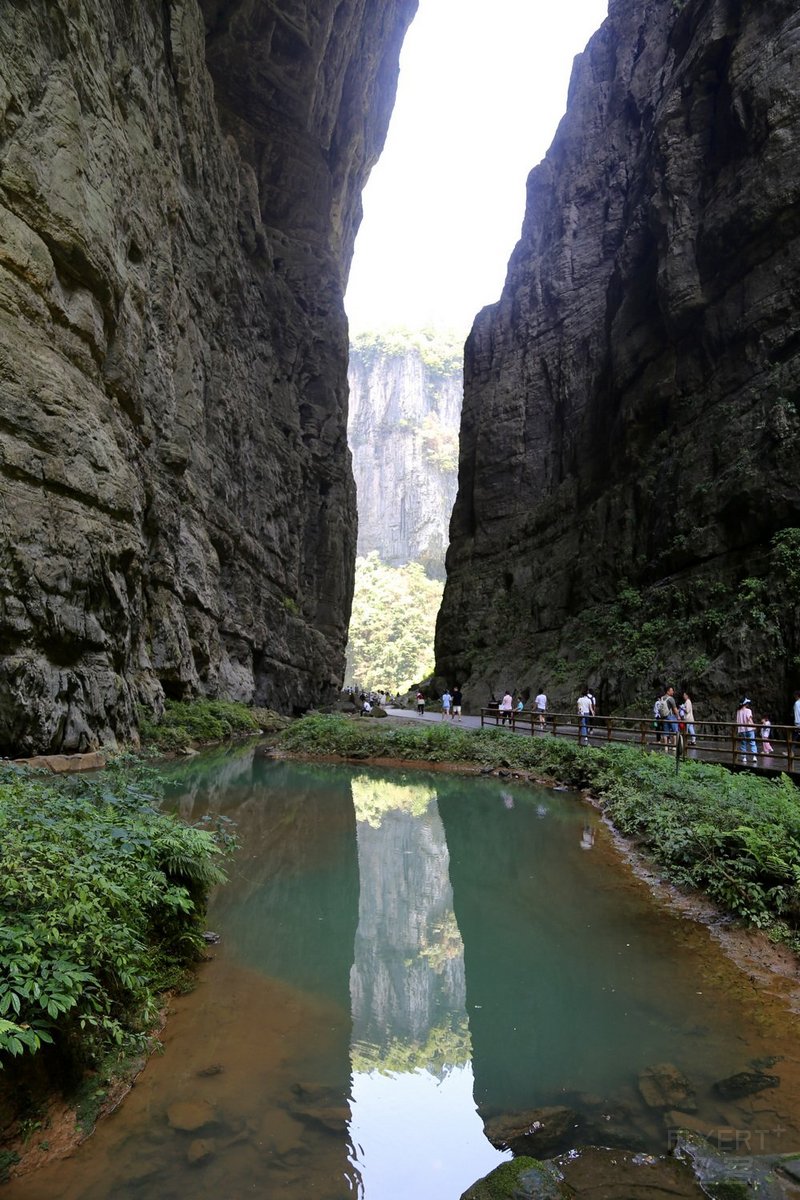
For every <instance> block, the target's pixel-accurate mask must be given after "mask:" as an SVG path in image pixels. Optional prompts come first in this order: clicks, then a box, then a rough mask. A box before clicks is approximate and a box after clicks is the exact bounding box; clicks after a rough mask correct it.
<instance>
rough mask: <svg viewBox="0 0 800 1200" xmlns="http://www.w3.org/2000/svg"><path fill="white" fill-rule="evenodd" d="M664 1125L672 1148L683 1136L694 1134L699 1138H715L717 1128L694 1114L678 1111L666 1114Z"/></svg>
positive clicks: (674, 1110) (673, 1110) (672, 1110)
mask: <svg viewBox="0 0 800 1200" xmlns="http://www.w3.org/2000/svg"><path fill="white" fill-rule="evenodd" d="M664 1125H665V1127H666V1130H667V1139H668V1144H669V1145H670V1146H672V1145H675V1144H677V1142H678V1139H679V1137H680V1135H681V1134H684V1133H693V1134H697V1136H698V1137H704V1138H708V1137H709V1136H713V1133H714V1131H715V1128H716V1127H715V1126H714V1125H713V1124H712V1123H711V1121H709V1120H708V1119H706V1118H703V1117H698V1116H696V1115H695V1114H694V1113H687V1112H680V1111H679V1110H678V1109H671V1110H670V1111H669V1112H665V1113H664Z"/></svg>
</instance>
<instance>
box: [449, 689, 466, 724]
mask: <svg viewBox="0 0 800 1200" xmlns="http://www.w3.org/2000/svg"><path fill="white" fill-rule="evenodd" d="M463 700H464V697H463V696H462V694H461V688H460V687H459V686H458V684H456V686H455V687H454V688H453V711H452V719H453V720H454V721H455V719H456V717H458V720H459V723H460V722H461V704H462V702H463Z"/></svg>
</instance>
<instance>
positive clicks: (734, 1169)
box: [673, 1134, 786, 1200]
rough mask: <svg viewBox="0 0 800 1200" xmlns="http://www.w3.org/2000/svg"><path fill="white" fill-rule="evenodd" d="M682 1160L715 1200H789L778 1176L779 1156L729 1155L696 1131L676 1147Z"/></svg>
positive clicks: (678, 1156)
mask: <svg viewBox="0 0 800 1200" xmlns="http://www.w3.org/2000/svg"><path fill="white" fill-rule="evenodd" d="M673 1155H674V1156H675V1158H676V1159H677V1160H678V1161H679V1162H685V1163H688V1164H690V1165H691V1167H692V1170H693V1171H694V1174H695V1177H696V1178H697V1180H698V1182H699V1183H700V1184H701V1185H702V1188H703V1191H704V1192H705V1194H706V1195H707V1196H713V1197H715V1200H747V1198H748V1197H753V1196H758V1197H759V1200H785V1197H786V1190H785V1188H784V1186H783V1184H782V1183H781V1181H780V1179H779V1178H778V1177H777V1175H776V1172H775V1168H776V1166H777V1165H778V1164H779V1163H780V1157H779V1156H778V1155H743V1154H729V1153H727V1152H726V1151H725V1150H722V1149H720V1148H719V1147H718V1146H715V1145H714V1144H713V1143H711V1142H708V1141H706V1139H705V1138H702V1137H699V1136H698V1135H696V1134H687V1135H686V1136H685V1137H682V1138H681V1139H680V1140H679V1142H678V1144H677V1145H676V1146H675V1148H674V1150H673Z"/></svg>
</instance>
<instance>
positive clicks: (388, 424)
mask: <svg viewBox="0 0 800 1200" xmlns="http://www.w3.org/2000/svg"><path fill="white" fill-rule="evenodd" d="M461 342H463V337H462V338H461V339H460V341H459V339H457V338H456V337H455V336H452V337H451V336H448V335H443V334H442V335H438V336H437V335H433V334H409V333H404V334H391V335H389V334H384V335H382V334H361V335H359V336H358V337H357V338H355V339H354V341H353V344H352V345H351V348H350V367H349V370H348V381H349V385H350V413H349V418H348V436H349V440H350V448H351V450H352V454H353V474H354V476H355V480H356V490H357V492H358V553H359V555H367V554H369V553H370V552H371V551H373V550H376V551H377V552H378V554H379V555H380V557H381V560H382V561H383V562H385V563H388V564H389V565H390V566H393V567H399V566H404V565H405V564H406V563H410V562H419V563H423V564H424V566H425V569H426V572H427V573H428V575H429V576H430V577H431V578H434V579H442V578H443V577H444V556H445V551H446V550H447V537H448V533H447V531H448V526H449V524H450V514H451V512H452V508H453V501H454V499H455V494H456V469H457V465H458V425H459V418H460V415H461V389H462V370H461V363H462V356H463V347H462V345H461Z"/></svg>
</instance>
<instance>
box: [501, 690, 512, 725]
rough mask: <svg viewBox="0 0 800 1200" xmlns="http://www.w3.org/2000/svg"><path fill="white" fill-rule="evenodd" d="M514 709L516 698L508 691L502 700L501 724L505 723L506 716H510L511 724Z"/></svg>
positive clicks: (509, 721)
mask: <svg viewBox="0 0 800 1200" xmlns="http://www.w3.org/2000/svg"><path fill="white" fill-rule="evenodd" d="M513 711H514V700H513V698H512V695H511V692H506V693H505V694H504V696H503V699H502V700H501V701H500V721H501V724H503V725H505V723H506V717H508V723H509V725H510V724H511V714H512V713H513Z"/></svg>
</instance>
